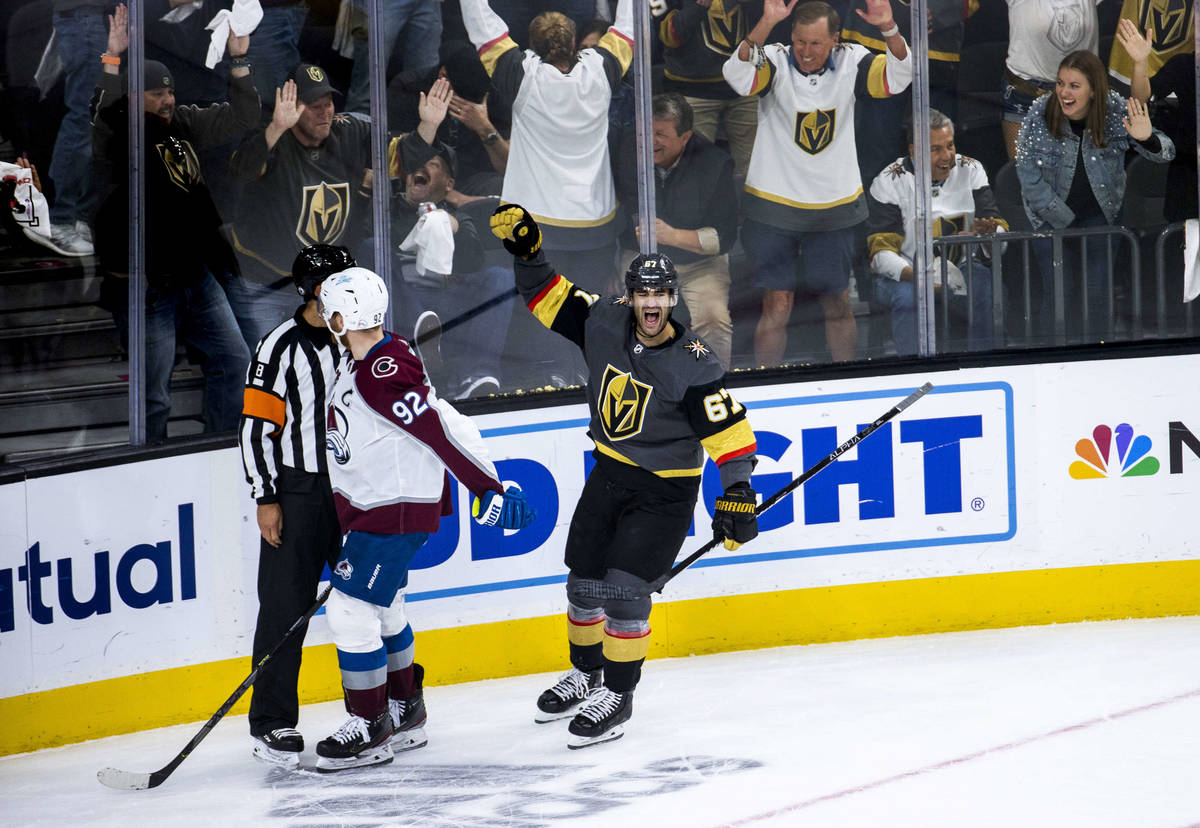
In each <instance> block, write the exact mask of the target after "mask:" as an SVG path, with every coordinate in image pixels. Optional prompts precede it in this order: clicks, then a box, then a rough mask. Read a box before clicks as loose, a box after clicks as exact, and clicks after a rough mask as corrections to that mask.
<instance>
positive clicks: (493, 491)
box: [317, 267, 535, 771]
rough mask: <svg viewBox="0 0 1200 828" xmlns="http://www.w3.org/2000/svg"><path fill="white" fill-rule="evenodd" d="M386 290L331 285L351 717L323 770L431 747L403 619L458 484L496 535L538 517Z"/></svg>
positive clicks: (334, 475)
mask: <svg viewBox="0 0 1200 828" xmlns="http://www.w3.org/2000/svg"><path fill="white" fill-rule="evenodd" d="M387 303H388V296H387V288H386V287H385V286H384V284H383V280H382V279H380V278H379V277H378V276H377V275H375V274H374V273H372V272H371V271H369V270H366V269H364V268H360V267H352V268H349V269H347V270H344V271H342V272H341V273H336V274H334V275H332V276H330V277H329V278H328V279H326V280H325V281H324V282H323V283H322V285H321V295H320V312H321V316H322V318H323V319H324V320H325V322H326V324H327V325H328V326H329V330H330V332H331V333H333V335H334V336H335V337H336V338H337V340H338V342H339V344H341V346H342V348H343V349H344V350H343V354H342V358H341V361H340V363H339V365H338V372H337V378H336V380H335V382H334V388H333V391H332V393H331V394H330V397H329V399H330V402H329V409H328V417H327V422H326V443H325V447H326V452H327V454H328V456H329V464H328V465H329V477H330V482H331V484H332V487H333V493H334V501H335V504H336V506H337V512H338V521H339V523H340V525H341V529H342V532H343V535H344V537H343V541H342V552H341V556H340V558H339V559H338V562H337V565H336V566H335V567H334V570H333V577H332V578H331V582H332V584H333V591H332V593H330V596H329V603H328V604H327V606H326V613H327V618H328V622H329V629H330V632H331V633H332V635H333V643H334V644H335V645H336V646H337V651H338V666H339V667H340V668H341V673H342V686H343V688H344V692H345V699H346V709H347V710H348V711H349V713H350V718H349V719H348V720H347V721H346V723H345V724H344V725H342V726H341V727H340V728H339V729H338V730H337V731H336V732H335V733H334V734H333V735H331V736H330V737H329V738H328V739H324V740H322V741H321V742H320V743H319V744H318V745H317V770H320V771H337V770H343V769H345V768H352V767H358V766H361V765H373V764H382V763H386V762H390V761H392V758H393V750H409V749H412V748H417V747H421V746H422V745H424V744H425V743H426V739H425V733H424V728H423V725H424V722H425V704H424V698H423V696H422V693H421V688H422V683H423V671H422V670H421V667H420V665H418V664H416V663H415V662H414V660H413V657H414V642H413V632H412V627H411V626H410V625H409V623H408V621H407V620H406V618H405V615H404V590H405V588H406V587H407V585H408V568H409V566H410V565H411V563H412V560H413V558H414V556H415V555H416V553H417V551H418V550H419V549H420V548H421V546H422V545H423V544H424V543H425V540H426V539H427V538H428V537H429V535H430V533H432V532H436V531H437V528H438V523H439V521H440V519H441V518H442V517H443V516H445V515H448V514H450V513H451V503H452V501H451V489H450V485H451V483H450V478H449V475H448V473H447V472H453V474H454V476H455V477H456V478H458V481H459V482H460V483H462V484H463V485H464V486H466V487H467V489H468V490H470V492H471V493H472V494H473V495H474V501H473V504H472V509H471V513H472V515H473V516H474V517H475V519H476V520H477V521H478V522H479V523H481V524H483V525H486V526H499V527H501V528H504V529H521V528H523V527H525V526H527V525H529V523H530V522H532V521H533V519H534V517H535V514H534V511H533V509H531V508H530V507H529V505H528V504H527V502H526V500H525V496H524V494H523V493H522V492H521V491H520V490H519V489H517V488H515V487H510V488H509V489H508V490H507V491H505V490H504V487H503V485H502V484H501V482H500V481H499V480H498V479H497V476H496V468H495V466H494V465H493V464H492V462H491V460H490V459H488V452H487V449H486V448H485V446H484V444H483V438H482V437H481V436H480V434H479V430H478V429H477V428H476V427H475V425H474V424H473V423H472V422H471V421H470V420H469V419H467V418H466V417H464V416H463V415H462V414H460V413H458V412H457V411H456V410H455V409H454V408H453V407H452V406H451V405H450V404H449V403H447V402H445V401H444V400H442V399H440V398H439V397H438V396H437V394H436V392H435V391H434V389H433V387H432V385H431V384H430V382H429V377H428V376H427V375H426V373H425V369H424V366H423V365H422V363H421V360H420V357H418V356H417V354H416V351H415V350H414V348H413V346H412V344H411V343H410V342H408V341H407V340H405V339H404V338H403V337H400V336H397V335H396V334H393V333H389V332H388V331H385V330H384V329H383V317H384V314H385V312H386V311H387Z"/></svg>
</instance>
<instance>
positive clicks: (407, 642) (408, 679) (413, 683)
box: [383, 624, 421, 699]
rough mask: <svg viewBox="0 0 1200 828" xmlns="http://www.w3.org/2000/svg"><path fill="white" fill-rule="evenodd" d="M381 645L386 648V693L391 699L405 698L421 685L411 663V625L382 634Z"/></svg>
mask: <svg viewBox="0 0 1200 828" xmlns="http://www.w3.org/2000/svg"><path fill="white" fill-rule="evenodd" d="M383 646H384V649H385V650H387V686H388V695H389V696H391V697H392V698H393V699H407V698H409V697H410V696H412V695H413V693H414V692H416V690H418V689H420V686H421V683H420V680H419V678H418V677H417V676H416V671H415V670H414V664H413V656H414V654H415V652H416V647H415V645H414V641H413V631H412V626H411V625H408V624H405V625H404V629H402V630H401V631H400V632H398V633H397V634H396V635H386V636H384V637H383Z"/></svg>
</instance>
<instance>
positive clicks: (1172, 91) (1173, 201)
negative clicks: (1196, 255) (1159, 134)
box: [1150, 53, 1197, 222]
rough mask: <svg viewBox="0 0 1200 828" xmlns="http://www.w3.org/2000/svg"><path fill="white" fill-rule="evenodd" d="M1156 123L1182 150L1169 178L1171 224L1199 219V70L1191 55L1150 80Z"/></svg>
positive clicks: (1167, 209) (1181, 57)
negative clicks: (1197, 119) (1197, 91)
mask: <svg viewBox="0 0 1200 828" xmlns="http://www.w3.org/2000/svg"><path fill="white" fill-rule="evenodd" d="M1150 87H1151V89H1152V90H1153V92H1154V101H1155V103H1156V104H1157V109H1156V110H1155V120H1156V121H1158V123H1159V126H1160V127H1161V128H1162V131H1163V132H1165V133H1166V134H1167V137H1169V138H1170V139H1171V141H1172V142H1173V143H1174V144H1175V146H1176V147H1177V148H1179V149H1180V151H1178V152H1177V153H1176V154H1175V160H1173V161H1172V162H1171V171H1170V173H1169V174H1168V175H1167V198H1166V204H1165V213H1166V220H1167V221H1168V222H1175V221H1184V220H1185V219H1190V218H1196V216H1197V209H1196V206H1197V205H1196V153H1195V152H1194V151H1193V150H1192V148H1193V147H1195V146H1196V67H1195V61H1194V59H1193V56H1192V54H1191V53H1188V54H1183V55H1176V56H1175V57H1173V58H1171V59H1170V60H1168V61H1167V62H1166V63H1165V64H1163V66H1162V68H1160V69H1159V70H1158V71H1157V72H1155V73H1154V77H1153V78H1151V79H1150Z"/></svg>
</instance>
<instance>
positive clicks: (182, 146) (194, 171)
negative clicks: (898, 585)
mask: <svg viewBox="0 0 1200 828" xmlns="http://www.w3.org/2000/svg"><path fill="white" fill-rule="evenodd" d="M154 148H155V149H156V150H158V157H159V158H161V159H162V162H163V167H165V168H166V170H167V178H169V179H170V180H171V183H172V184H174V185H175V186H176V187H178V188H179V189H181V190H183V191H184V192H191V190H192V187H194V186H196V185H197V184H198V183H200V161H199V160H198V159H197V158H196V152H195V150H193V149H192V145H191V144H189V143H188V142H187V141H181V140H180V139H178V138H176V137H174V136H172V137H170V138H168V139H167V140H165V141H160V142H159V143H157V144H155V145H154Z"/></svg>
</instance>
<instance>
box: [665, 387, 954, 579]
mask: <svg viewBox="0 0 1200 828" xmlns="http://www.w3.org/2000/svg"><path fill="white" fill-rule="evenodd" d="M931 390H933V385H932V383H928V382H927V383H925V384H924V385H922V386H921V387H920V388H918V389H917V390H916V391H914V392H912V393H911V394H909V395H908V396H907V397H905V398H904V399H902V400H901V401H900V402H898V403H896V404H895V405H894V406H892V407H891V408H889V409H888V410H887V411H886V412H885V413H884V414H883V415H881V416H880V417H879V418H878V419H877V420H875V421H874V422H873V423H871V424H870V425H868V426H867V427H866V428H864V429H863V430H862V431H860V432H858V433H857V434H855V435H854V436H853V437H851V438H850V439H849V440H847V441H846V442H844V443H842V444H841V445H840V446H838V447H837V448H835V449H834V450H833V451H831V452H830V453H829V454H827V455H825V456H824V457H823V458H821V459H820V460H818V461H817V462H816V463H814V464H813V465H812V467H811V468H809V469H808V470H807V471H805V472H804V473H803V474H801V475H800V476H799V477H796V478H794V479H793V480H792V481H790V482H789V483H788V484H787V485H786V486H784V487H783V488H782V489H780V490H779V491H777V492H776V493H775V494H773V495H771V496H770V497H769V498H767V499H766V500H764V501H763V502H762V503H760V504H759V505H758V506H757V507H756V508H755V510H754V514H755V515H756V516H757V515H761V514H762V513H763V512H765V511H767V509H770V508H771V507H772V506H774V505H775V504H776V503H778V502H779V501H780V500H782V499H783V498H785V497H787V496H788V494H789V493H791V492H792V491H793V490H795V489H796V488H797V487H799V486H802V485H804V483H805V481H807V480H811V479H812V478H813V477H815V476H816V475H817V474H818V473H820V471H821V470H822V469H824V468H825V467H826V466H828V465H829V464H830V463H832V462H833V461H834V460H837V459H838V458H839V457H841V456H842V455H843V454H845V453H846V452H848V451H849V450H850V449H852V448H854V447H855V446H857V445H858V444H859V443H861V442H862V441H863V440H865V439H867V438H868V437H870V436H871V435H872V434H874V433H875V431H876V430H877V429H878V428H879V427H880V426H882V425H883V424H884V423H886V422H887V421H888V420H890V419H892V418H893V417H895V416H896V415H898V414H899V413H900V412H901V411H903V410H904V409H906V408H908V407H909V406H910V405H912V404H913V403H915V402H916V401H917V400H919V399H921V397H924V396H925V395H926V394H928V393H929V392H930V391H931ZM720 542H721V540H720V539H719V538H713V539H712V540H710V541H709V542H708V543H706V544H704V546H702V547H700V548H699V549H697V550H696V551H695V552H693V553H692V554H690V555H688V556H687V557H686V558H684V559H683V560H682V561H680V562H679V563H677V564H675V566H673V567H671V571H670V572H668V573H667V574H666V575H665V576H664V577H662V578H660V579H659V580H657V581H655V582H654V583H653V584H652V586H653V587H654V591H655V592H662V588H663V587H664V586H665V585H666V583H667V581H669V580H671V579H672V578H674V577H675V576H676V575H678V574H679V573H680V572H683V570H685V569H687V568H688V567H689V566H691V565H692V564H694V563H695V562H696V561H698V560H700V558H701V557H702V556H704V555H706V554H707V553H709V552H711V551H712V550H713V549H714V548H715V547H716V545H717V544H718V543H720Z"/></svg>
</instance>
